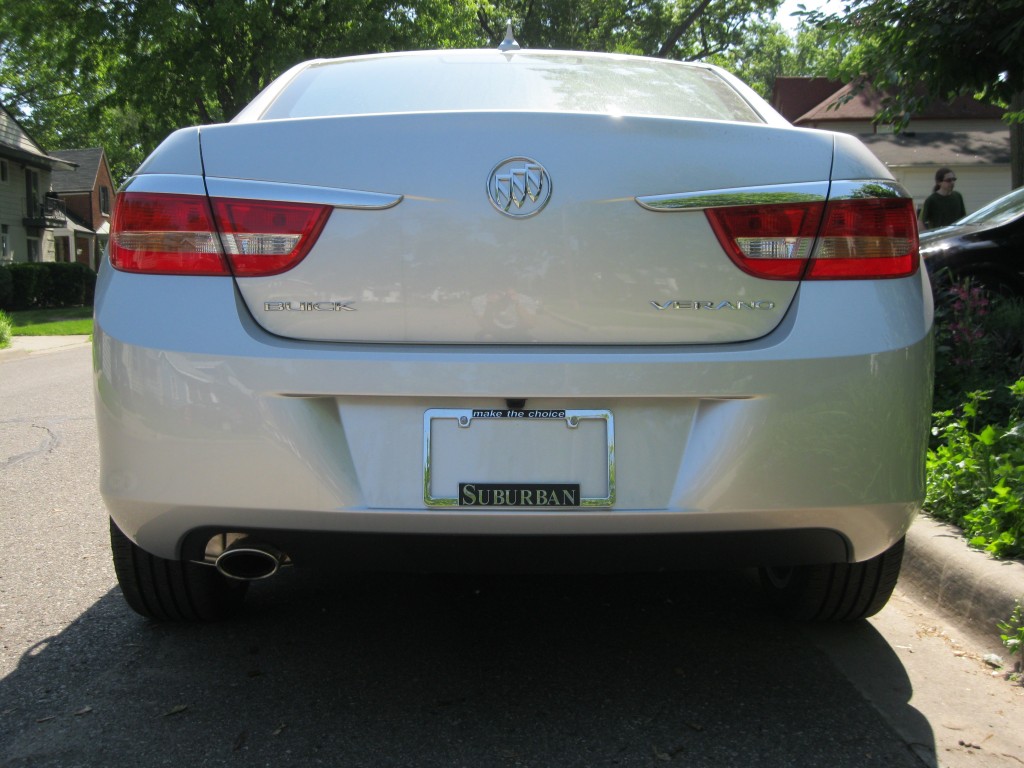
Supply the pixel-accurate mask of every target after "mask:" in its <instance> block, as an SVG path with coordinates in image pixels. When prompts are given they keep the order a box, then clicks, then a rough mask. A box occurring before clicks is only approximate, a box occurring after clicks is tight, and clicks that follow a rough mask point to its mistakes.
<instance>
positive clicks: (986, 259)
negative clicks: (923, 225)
mask: <svg viewBox="0 0 1024 768" xmlns="http://www.w3.org/2000/svg"><path fill="white" fill-rule="evenodd" d="M921 256H922V257H923V258H924V263H925V264H926V265H927V268H928V271H929V273H930V274H931V275H932V278H933V280H934V281H935V283H936V286H942V285H944V284H946V283H948V282H949V280H954V281H957V282H960V281H964V280H968V279H969V280H971V282H972V283H975V284H977V285H982V286H984V287H985V288H987V289H988V290H991V291H993V292H994V293H998V294H1002V295H1006V296H1016V297H1020V298H1024V187H1022V188H1020V189H1015V190H1014V191H1013V192H1010V193H1009V194H1008V195H1004V196H1003V197H1000V198H999V199H997V200H993V201H992V202H991V203H989V204H988V205H986V206H985V207H984V208H981V209H980V210H978V211H976V212H974V213H972V214H969V215H968V216H965V217H964V218H962V219H960V220H959V221H957V222H955V223H953V224H951V225H949V226H948V227H943V228H941V229H936V230H932V231H931V232H926V233H924V234H922V235H921Z"/></svg>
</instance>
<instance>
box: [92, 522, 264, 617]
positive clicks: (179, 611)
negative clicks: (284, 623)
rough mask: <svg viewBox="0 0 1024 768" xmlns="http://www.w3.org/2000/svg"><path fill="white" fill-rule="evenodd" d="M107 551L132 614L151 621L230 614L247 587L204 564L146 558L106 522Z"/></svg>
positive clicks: (138, 548)
mask: <svg viewBox="0 0 1024 768" xmlns="http://www.w3.org/2000/svg"><path fill="white" fill-rule="evenodd" d="M110 549H111V552H112V553H113V556H114V572H115V573H116V574H117V582H118V584H120V585H121V593H122V594H123V595H124V599H125V601H126V602H127V603H128V605H129V606H130V607H131V609H132V610H133V611H135V612H136V613H138V614H141V615H142V616H145V617H146V618H149V619H155V620H157V621H215V620H217V619H220V618H223V617H225V616H227V615H229V614H231V613H233V612H234V611H235V610H237V609H238V607H239V606H240V605H241V603H242V599H243V598H244V597H245V592H246V588H247V587H248V583H247V582H244V581H233V580H230V579H228V578H226V577H225V576H223V575H222V574H221V573H219V572H218V571H217V569H216V568H212V567H210V566H205V565H198V564H196V563H189V562H180V561H178V560H165V559H164V558H162V557H157V556H156V555H151V554H150V553H149V552H146V551H145V550H144V549H142V548H141V547H139V546H138V545H137V544H135V542H133V541H132V540H131V539H129V538H128V537H127V536H125V535H124V533H123V532H122V531H121V529H120V528H118V527H117V525H116V524H115V523H114V521H113V520H111V521H110Z"/></svg>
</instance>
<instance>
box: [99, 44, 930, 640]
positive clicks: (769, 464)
mask: <svg viewBox="0 0 1024 768" xmlns="http://www.w3.org/2000/svg"><path fill="white" fill-rule="evenodd" d="M95 328H96V330H95V382H96V412H97V419H98V423H99V437H100V449H101V460H102V479H101V483H102V492H103V496H104V498H105V500H106V504H107V506H108V508H109V512H110V516H111V540H112V547H113V555H114V563H115V566H116V571H117V576H118V580H119V582H120V585H121V589H122V591H123V593H124V596H125V598H126V599H127V602H128V604H129V605H130V606H131V607H132V608H133V609H135V610H136V611H138V612H139V613H141V614H143V615H145V616H149V617H152V618H155V619H164V620H196V619H200V620H205V619H212V618H216V617H218V616H221V615H223V614H225V613H227V612H229V611H231V610H232V609H234V608H235V607H237V605H238V604H239V602H240V600H241V599H242V596H243V594H244V591H245V588H246V586H247V585H248V583H249V582H250V581H252V580H257V579H262V578H266V577H269V576H271V575H273V574H274V573H276V572H277V571H278V570H279V569H280V568H282V567H283V566H288V565H295V566H304V565H317V564H328V565H337V566H340V567H343V568H345V569H357V570H358V569H378V570H379V569H395V568H400V569H404V570H408V569H413V570H417V571H420V570H422V571H450V570H463V569H467V568H468V569H478V570H492V569H502V570H504V569H508V568H511V569H527V570H531V571H548V570H551V569H554V570H584V569H586V570H597V571H606V572H607V571H619V570H623V569H643V570H665V569H680V568H690V567H706V566H710V565H716V566H717V565H724V566H729V567H732V566H749V565H754V566H759V567H760V568H761V573H762V583H763V585H764V588H765V590H766V591H767V594H768V595H769V596H770V598H771V599H772V600H773V601H774V602H775V603H777V604H778V606H779V607H780V608H781V609H782V610H783V612H784V613H785V614H787V615H789V616H791V617H795V618H800V619H819V620H850V619H860V618H863V617H865V616H869V615H871V614H873V613H875V612H876V611H878V610H879V609H880V608H881V607H882V606H883V605H884V604H885V602H886V601H887V599H888V598H889V595H890V594H891V592H892V589H893V587H894V585H895V583H896V579H897V576H898V574H899V569H900V562H901V558H902V548H903V537H904V534H905V533H906V531H907V528H908V526H909V525H910V523H911V520H912V519H913V517H914V515H915V514H916V513H917V511H918V510H919V508H920V505H921V502H922V498H923V495H924V480H923V474H924V472H923V457H924V453H925V449H926V442H927V435H928V426H929V410H930V397H931V382H932V305H931V293H930V291H929V286H928V282H927V276H926V274H925V273H924V271H923V270H922V269H921V268H920V263H919V257H918V241H917V229H916V223H915V216H914V209H913V205H912V203H911V199H910V198H909V197H908V196H907V195H906V193H905V192H904V190H903V189H901V188H900V187H899V185H898V184H896V183H895V182H894V181H893V179H892V177H891V176H890V174H889V173H888V172H887V171H886V169H885V167H884V166H883V165H881V164H880V163H879V162H878V161H877V160H876V159H875V158H874V156H873V155H871V153H870V152H868V150H866V149H865V148H864V147H863V146H862V145H861V144H860V143H859V142H858V141H857V140H856V139H854V138H852V137H851V136H847V135H843V134H833V133H826V132H823V131H812V130H800V129H795V128H793V127H792V126H790V125H789V124H788V123H787V122H785V120H783V119H782V118H781V117H780V116H779V115H778V114H777V113H776V112H774V111H773V110H772V109H771V108H770V107H769V106H768V105H767V104H766V103H765V102H764V101H763V100H762V99H760V98H759V97H758V96H757V95H756V94H755V93H753V92H752V91H751V90H750V89H749V88H747V87H746V86H744V85H743V84H742V83H740V82H739V81H737V80H736V79H735V78H733V77H732V76H730V75H729V74H727V73H725V72H723V71H721V70H719V69H716V68H715V67H712V66H706V65H699V64H682V63H676V62H669V61H662V60H655V59H646V58H639V57H629V56H620V55H605V54H589V53H576V52H559V51H527V50H520V49H518V47H517V46H516V45H515V44H514V43H507V44H504V45H503V46H502V47H501V48H500V49H499V50H474V51H436V52H424V53H400V54H382V55H374V56H360V57H354V58H346V59H337V60H318V61H312V62H308V63H305V64H302V65H299V66H297V67H295V68H293V69H292V70H290V71H289V72H287V73H285V74H284V75H282V76H281V77H280V78H279V79H278V80H277V81H275V82H274V83H273V84H272V85H270V86H269V87H268V88H267V89H266V90H265V91H264V92H263V93H262V94H260V95H259V96H258V97H257V98H256V99H255V101H253V102H252V103H251V104H250V105H249V106H248V107H246V108H245V109H244V110H243V111H242V112H241V113H240V114H239V115H238V116H237V117H236V118H235V119H234V120H232V121H231V122H230V123H226V124H223V125H206V126H202V127H197V128H187V129H183V130H180V131H178V132H176V133H174V134H172V135H171V136H170V137H169V138H167V140H166V141H165V142H164V143H163V144H162V145H161V146H160V147H159V148H158V149H157V150H156V151H155V152H154V153H153V154H152V155H151V156H150V157H149V158H148V159H147V160H146V161H145V163H144V164H143V165H142V166H141V167H140V168H139V169H138V171H137V172H136V174H135V175H134V176H133V177H132V178H131V179H130V180H129V181H128V182H127V183H126V185H125V186H124V188H123V190H122V191H121V193H120V195H119V198H118V201H117V207H116V213H115V216H114V222H113V227H112V235H111V240H110V248H109V253H108V254H107V256H106V259H105V261H104V264H103V267H102V269H101V272H100V280H99V285H98V290H97V301H96V326H95Z"/></svg>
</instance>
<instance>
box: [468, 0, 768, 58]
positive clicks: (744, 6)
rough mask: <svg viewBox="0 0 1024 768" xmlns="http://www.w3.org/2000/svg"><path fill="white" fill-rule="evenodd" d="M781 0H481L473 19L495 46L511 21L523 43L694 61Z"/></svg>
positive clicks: (731, 40)
mask: <svg viewBox="0 0 1024 768" xmlns="http://www.w3.org/2000/svg"><path fill="white" fill-rule="evenodd" d="M781 4H782V0H482V2H480V3H479V5H478V10H477V17H478V19H479V23H480V27H481V29H482V30H483V33H484V35H485V36H486V37H487V39H488V40H489V42H490V43H491V44H492V45H497V44H498V42H499V41H500V40H501V39H502V37H504V34H505V21H506V19H511V20H512V22H513V26H514V28H515V33H516V39H517V40H518V41H519V43H520V44H521V45H523V46H524V47H528V48H562V49H568V50H583V51H615V52H620V53H632V54H638V55H642V56H658V57H661V58H670V59H679V60H684V61H695V60H698V59H706V58H708V57H710V56H713V55H716V54H721V53H723V52H724V51H727V50H728V49H729V48H730V47H732V46H734V45H737V44H739V43H740V42H742V40H743V39H744V36H745V35H746V34H747V33H748V30H749V28H750V25H751V23H752V22H753V21H754V20H755V19H757V18H758V17H759V16H761V15H774V13H775V11H776V10H777V9H778V7H779V6H780V5H781Z"/></svg>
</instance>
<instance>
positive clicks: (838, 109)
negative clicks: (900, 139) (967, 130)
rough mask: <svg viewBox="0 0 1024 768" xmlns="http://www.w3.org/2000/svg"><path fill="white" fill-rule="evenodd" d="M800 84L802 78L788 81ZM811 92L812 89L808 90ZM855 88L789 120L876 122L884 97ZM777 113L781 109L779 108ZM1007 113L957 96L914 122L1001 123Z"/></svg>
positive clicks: (870, 89) (919, 114) (930, 106)
mask: <svg viewBox="0 0 1024 768" xmlns="http://www.w3.org/2000/svg"><path fill="white" fill-rule="evenodd" d="M788 79H792V80H799V79H801V78H788ZM806 79H808V80H817V79H820V78H806ZM808 90H809V92H811V91H813V88H811V87H810V86H809V87H808ZM855 90H856V86H855V84H853V83H849V84H847V85H844V86H842V87H840V88H839V89H838V90H836V91H833V92H832V93H830V94H828V95H827V96H825V98H823V99H822V100H821V101H819V102H818V103H817V104H815V105H813V106H811V107H810V108H809V109H808V110H807V111H806V112H804V113H803V114H802V115H800V116H798V117H796V118H787V119H789V120H790V122H792V123H794V124H795V125H805V124H807V123H828V122H837V121H840V120H844V121H849V120H863V121H867V122H870V121H872V120H874V118H875V115H877V114H878V113H879V112H880V111H881V110H882V106H883V104H882V102H883V100H884V98H885V94H884V93H882V92H880V91H877V90H875V89H874V88H873V87H872V86H871V85H866V86H864V87H863V88H862V89H861V90H860V91H859V92H857V93H855V92H854V91H855ZM776 109H778V108H777V107H776ZM1004 111H1005V110H1002V109H1000V108H999V107H995V106H993V105H991V104H983V103H982V102H980V101H978V100H977V99H974V98H972V97H971V96H958V97H957V98H955V99H953V100H952V101H934V102H931V103H930V104H928V106H927V107H925V108H924V109H923V110H921V111H920V112H915V113H914V115H913V121H914V122H919V121H921V120H972V119H973V120H998V119H1000V118H1001V117H1002V116H1003V112H1004Z"/></svg>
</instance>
